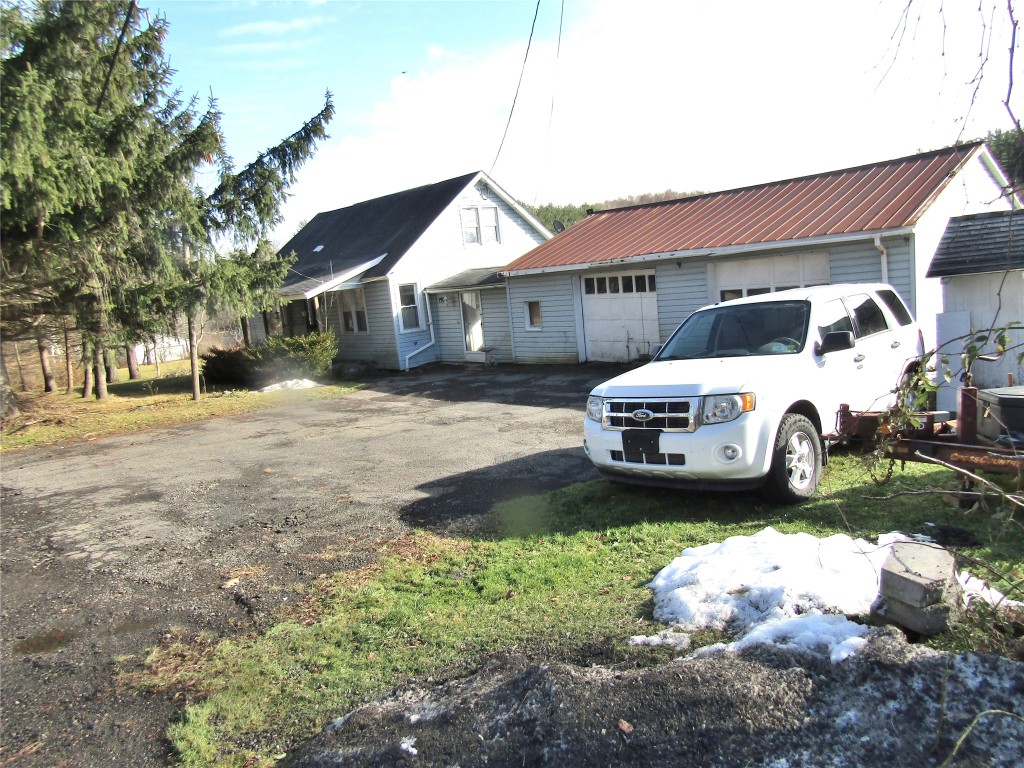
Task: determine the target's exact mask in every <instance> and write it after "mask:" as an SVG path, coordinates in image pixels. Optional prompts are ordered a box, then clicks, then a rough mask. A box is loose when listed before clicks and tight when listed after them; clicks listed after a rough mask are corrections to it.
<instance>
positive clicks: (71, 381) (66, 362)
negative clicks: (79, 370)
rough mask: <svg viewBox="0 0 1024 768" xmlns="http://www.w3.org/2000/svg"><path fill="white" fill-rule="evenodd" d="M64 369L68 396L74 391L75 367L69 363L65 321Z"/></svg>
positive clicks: (69, 347)
mask: <svg viewBox="0 0 1024 768" xmlns="http://www.w3.org/2000/svg"><path fill="white" fill-rule="evenodd" d="M64 369H65V371H66V372H67V375H68V388H67V391H66V394H68V395H70V394H72V393H73V392H74V391H75V366H74V364H73V363H72V362H71V331H70V330H68V326H67V322H66V321H65V323H64Z"/></svg>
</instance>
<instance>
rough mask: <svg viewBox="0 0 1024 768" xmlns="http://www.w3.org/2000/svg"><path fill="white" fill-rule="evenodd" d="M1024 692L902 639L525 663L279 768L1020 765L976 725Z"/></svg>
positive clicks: (351, 722)
mask: <svg viewBox="0 0 1024 768" xmlns="http://www.w3.org/2000/svg"><path fill="white" fill-rule="evenodd" d="M980 680H985V681H988V683H990V684H989V685H979V684H978V683H979V681H980ZM1022 693H1024V667H1022V666H1021V665H1019V664H1014V663H1013V662H1010V661H1008V660H1006V659H1003V658H999V657H978V656H957V657H952V656H945V655H941V654H935V653H931V652H928V651H924V650H921V649H915V648H914V647H912V646H909V645H908V644H907V643H906V642H904V640H903V639H902V637H900V636H899V635H898V634H897V633H895V632H880V633H879V634H878V635H877V636H876V637H875V638H874V640H873V641H872V643H871V644H870V645H869V647H868V649H867V650H866V651H865V652H864V653H862V654H860V655H859V656H857V657H855V658H854V659H852V660H849V661H847V662H844V663H842V664H838V665H833V664H831V663H830V662H828V661H827V660H822V659H819V658H815V657H811V656H797V655H793V654H790V653H784V652H781V651H777V650H770V649H760V650H759V651H756V652H753V653H745V654H742V655H734V654H725V653H720V654H716V655H712V656H707V657H704V658H697V659H686V660H677V661H674V662H672V663H669V664H663V665H660V666H657V667H654V668H652V669H643V670H626V671H621V670H618V671H617V670H614V669H608V668H602V667H591V668H583V667H575V666H569V665H565V664H536V663H531V662H529V661H527V660H525V659H522V658H519V657H514V656H513V657H503V658H500V659H496V660H494V661H492V662H491V663H489V664H488V665H487V666H485V667H484V668H483V669H481V670H480V671H479V672H478V673H477V674H475V675H473V676H472V677H470V678H468V679H467V680H464V681H460V682H457V683H450V684H448V685H445V686H442V687H437V688H409V689H406V690H402V691H400V692H396V693H395V694H393V695H392V696H390V697H388V698H386V699H383V700H381V701H378V702H375V703H373V704H369V705H367V706H365V707H362V708H360V709H358V710H356V711H354V712H352V713H350V714H348V715H346V716H345V717H343V718H339V719H338V720H337V721H335V722H334V723H332V724H331V725H330V726H329V727H328V729H327V730H326V732H325V733H324V734H323V735H322V736H320V737H319V738H318V739H316V740H314V741H312V742H310V743H309V744H307V745H305V746H304V747H303V748H302V749H301V750H299V751H298V752H296V753H294V754H293V755H291V756H290V757H289V758H288V759H287V760H286V761H285V762H284V763H283V766H285V767H287V768H341V766H350V765H359V766H366V767H367V768H373V767H375V766H379V767H380V768H384V767H385V766H394V765H416V766H437V767H438V768H440V767H441V766H452V765H459V766H462V768H470V767H471V766H484V765H504V766H511V765H549V766H563V765H574V766H666V767H667V766H680V767H681V766H702V767H704V768H726V767H727V766H728V767H730V768H731V767H732V766H736V767H737V768H739V767H740V766H797V765H816V766H822V765H828V766H838V765H856V766H879V767H880V768H881V766H891V765H938V764H939V763H941V762H942V760H944V759H945V758H946V757H948V756H950V755H953V754H954V752H955V756H954V757H953V760H952V761H951V763H950V764H951V765H960V766H973V765H979V766H980V765H985V766H1007V767H1009V766H1018V765H1020V761H1021V757H1022V755H1024V753H1022V751H1021V750H1022V744H1024V741H1022V739H1024V724H1022V723H1021V722H1020V721H1019V720H1016V719H1014V718H1010V717H1006V716H990V717H985V718H982V719H981V721H980V722H979V723H978V724H977V725H976V726H975V727H974V728H973V729H971V722H972V720H973V718H974V716H975V715H977V714H978V713H981V712H984V711H986V710H993V709H1002V710H1012V709H1013V708H1014V707H1016V706H1018V705H1019V701H1020V696H1021V695H1022ZM969 729H970V731H969V733H968V730H969ZM965 734H967V735H966V738H964V739H963V742H962V743H961V744H959V746H958V741H959V740H960V739H961V737H962V736H964V735H965Z"/></svg>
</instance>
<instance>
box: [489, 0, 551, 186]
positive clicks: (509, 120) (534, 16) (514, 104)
mask: <svg viewBox="0 0 1024 768" xmlns="http://www.w3.org/2000/svg"><path fill="white" fill-rule="evenodd" d="M539 12H540V0H537V7H536V8H534V9H533V23H532V24H531V25H530V39H529V40H527V41H526V55H525V56H523V68H522V69H521V70H520V71H519V83H518V84H517V85H516V95H515V96H514V97H513V98H512V109H510V110H509V112H508V122H507V123H505V133H504V134H502V136H501V143H500V144H499V145H498V152H497V154H495V155H494V162H493V163H491V173H492V174H493V173H494V166H496V165H497V164H498V157H499V156H500V155H501V149H502V147H504V146H505V139H506V138H507V137H508V129H509V126H511V125H512V113H513V112H515V111H516V101H517V100H518V99H519V89H520V88H521V87H522V85H523V74H524V73H525V72H526V60H527V59H529V58H530V46H531V45H532V44H533V30H534V28H535V27H536V26H537V14H538V13H539Z"/></svg>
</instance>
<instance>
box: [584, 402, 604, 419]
mask: <svg viewBox="0 0 1024 768" xmlns="http://www.w3.org/2000/svg"><path fill="white" fill-rule="evenodd" d="M603 417H604V398H603V397H594V396H590V397H588V398H587V418H588V419H593V420H594V421H596V422H598V423H600V422H601V419H602V418H603Z"/></svg>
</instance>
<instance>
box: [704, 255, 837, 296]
mask: <svg viewBox="0 0 1024 768" xmlns="http://www.w3.org/2000/svg"><path fill="white" fill-rule="evenodd" d="M715 282H716V283H717V284H718V298H719V300H720V301H728V300H729V299H738V298H740V297H743V296H759V295H761V294H763V293H772V292H774V291H784V290H786V289H787V288H807V287H809V286H812V285H827V284H828V283H829V282H830V276H829V258H828V252H827V251H815V252H812V253H784V254H778V255H775V256H769V257H765V258H755V259H733V260H729V261H721V262H717V263H716V264H715Z"/></svg>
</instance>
